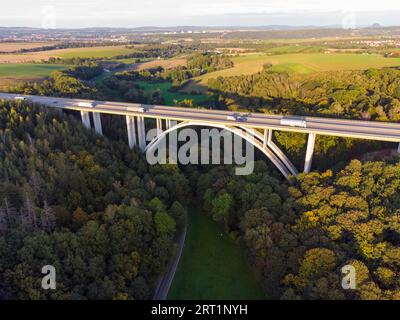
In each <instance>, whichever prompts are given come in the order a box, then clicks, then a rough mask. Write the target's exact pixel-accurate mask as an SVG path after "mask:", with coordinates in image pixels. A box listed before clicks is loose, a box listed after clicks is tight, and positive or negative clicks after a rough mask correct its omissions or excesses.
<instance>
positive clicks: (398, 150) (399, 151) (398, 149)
mask: <svg viewBox="0 0 400 320" xmlns="http://www.w3.org/2000/svg"><path fill="white" fill-rule="evenodd" d="M397 153H400V143H399V147H398V148H397Z"/></svg>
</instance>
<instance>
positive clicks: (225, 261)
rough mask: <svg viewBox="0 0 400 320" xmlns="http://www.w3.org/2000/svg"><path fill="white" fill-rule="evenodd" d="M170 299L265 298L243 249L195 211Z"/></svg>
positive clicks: (190, 219)
mask: <svg viewBox="0 0 400 320" xmlns="http://www.w3.org/2000/svg"><path fill="white" fill-rule="evenodd" d="M168 299H177V300H182V299H202V300H203V299H265V296H264V293H263V291H262V289H261V286H260V285H259V283H258V281H257V280H256V277H255V275H254V273H253V271H252V269H251V267H250V266H249V264H248V262H247V258H246V256H245V254H244V250H243V249H242V248H241V247H240V246H239V245H237V244H236V243H234V242H233V241H232V240H231V239H229V237H228V236H227V235H226V234H225V233H224V232H223V231H221V230H220V229H219V228H218V226H217V225H216V223H215V222H214V221H212V220H211V219H210V218H208V217H207V216H205V215H204V214H202V213H200V212H197V211H196V210H192V211H191V212H190V213H189V227H188V232H187V237H186V243H185V247H184V250H183V255H182V258H181V261H180V263H179V267H178V271H177V273H176V275H175V278H174V281H173V283H172V287H171V289H170V292H169V295H168Z"/></svg>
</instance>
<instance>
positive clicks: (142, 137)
mask: <svg viewBox="0 0 400 320" xmlns="http://www.w3.org/2000/svg"><path fill="white" fill-rule="evenodd" d="M137 126H138V137H139V148H140V150H142V151H143V150H144V149H145V148H146V129H145V127H144V117H137Z"/></svg>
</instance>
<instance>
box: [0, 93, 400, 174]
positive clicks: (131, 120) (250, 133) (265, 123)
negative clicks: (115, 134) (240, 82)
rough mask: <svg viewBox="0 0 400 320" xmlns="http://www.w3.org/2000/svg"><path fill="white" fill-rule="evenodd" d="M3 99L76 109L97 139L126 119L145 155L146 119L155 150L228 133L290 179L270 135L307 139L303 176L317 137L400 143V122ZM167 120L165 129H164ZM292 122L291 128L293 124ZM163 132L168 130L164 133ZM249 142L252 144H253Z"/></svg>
mask: <svg viewBox="0 0 400 320" xmlns="http://www.w3.org/2000/svg"><path fill="white" fill-rule="evenodd" d="M0 99H11V100H26V101H29V102H31V103H37V104H41V105H44V106H48V107H54V108H61V109H68V110H76V111H79V112H80V113H81V117H82V122H83V125H84V126H85V127H87V128H90V127H91V122H90V114H92V115H93V123H94V127H95V130H96V132H97V133H98V134H102V125H101V116H100V115H101V114H112V115H121V116H125V117H126V124H127V133H128V140H129V146H130V147H131V148H133V147H134V146H135V145H138V146H139V147H140V148H141V149H142V150H143V151H144V150H146V147H148V146H147V145H146V130H145V121H144V119H145V118H147V119H155V121H156V125H157V129H158V132H159V136H158V137H157V138H155V139H154V140H153V141H152V142H151V143H150V145H152V146H154V145H155V144H156V143H157V141H159V140H160V138H161V137H163V136H165V135H166V134H168V133H170V132H172V131H174V130H178V129H180V128H183V127H187V126H209V127H210V126H211V127H217V128H222V129H226V130H229V131H230V132H233V133H234V134H237V135H239V136H241V137H242V138H244V139H246V140H248V141H251V143H253V144H254V146H255V147H257V148H258V149H259V150H261V151H262V152H263V153H264V154H265V155H266V156H267V157H268V158H269V159H270V160H271V161H272V162H273V163H274V165H275V166H276V167H277V168H278V169H279V170H280V172H281V173H282V174H283V175H284V176H285V177H286V178H288V177H289V176H291V175H294V176H295V175H297V174H298V171H297V170H296V168H295V167H294V165H293V164H292V163H291V162H290V160H289V159H288V158H287V157H286V156H285V154H284V153H283V152H282V151H281V150H280V149H279V148H278V146H277V145H276V144H275V143H274V142H273V141H272V132H273V131H274V130H276V131H287V132H298V133H305V134H308V143H307V151H306V156H305V165H304V171H305V172H306V173H308V172H310V170H311V164H312V157H313V152H314V145H315V138H316V135H327V136H336V137H348V138H357V139H368V140H377V141H389V142H394V143H399V146H398V151H399V152H400V123H388V122H376V121H360V120H345V119H332V118H319V117H288V116H282V115H268V114H263V113H250V114H243V113H237V114H234V113H233V112H230V111H221V110H208V109H194V108H181V107H167V106H155V105H143V104H135V103H125V102H110V101H93V100H82V99H66V98H56V97H44V96H29V95H19V94H8V93H0ZM164 121H165V126H163V124H164ZM291 121H292V123H293V125H290V124H291ZM163 127H164V128H163ZM250 138H251V139H250Z"/></svg>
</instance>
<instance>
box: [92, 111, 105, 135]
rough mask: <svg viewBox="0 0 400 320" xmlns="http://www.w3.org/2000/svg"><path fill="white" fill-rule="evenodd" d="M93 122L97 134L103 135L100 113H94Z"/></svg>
mask: <svg viewBox="0 0 400 320" xmlns="http://www.w3.org/2000/svg"><path fill="white" fill-rule="evenodd" d="M93 122H94V129H95V130H96V132H97V134H100V135H103V127H102V126H101V117H100V113H98V112H93Z"/></svg>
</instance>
